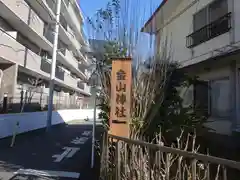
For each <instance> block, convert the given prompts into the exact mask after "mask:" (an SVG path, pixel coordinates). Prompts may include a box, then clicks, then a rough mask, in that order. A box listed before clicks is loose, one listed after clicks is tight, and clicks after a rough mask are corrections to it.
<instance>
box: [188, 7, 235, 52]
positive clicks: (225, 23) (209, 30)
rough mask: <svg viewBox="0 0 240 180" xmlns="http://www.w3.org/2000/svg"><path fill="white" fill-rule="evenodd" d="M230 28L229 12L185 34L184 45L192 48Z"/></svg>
mask: <svg viewBox="0 0 240 180" xmlns="http://www.w3.org/2000/svg"><path fill="white" fill-rule="evenodd" d="M230 29H231V12H230V13H228V14H226V15H224V16H222V17H220V18H219V19H217V20H216V21H213V22H212V23H210V24H208V25H206V26H204V27H203V28H201V29H199V30H197V31H195V32H193V33H192V34H190V35H188V36H187V39H186V46H187V47H188V48H192V47H194V46H197V45H199V44H201V43H203V42H206V41H208V40H210V39H212V38H214V37H217V36H219V35H221V34H224V33H226V32H228V31H229V30H230Z"/></svg>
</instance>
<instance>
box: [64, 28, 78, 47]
mask: <svg viewBox="0 0 240 180" xmlns="http://www.w3.org/2000/svg"><path fill="white" fill-rule="evenodd" d="M67 34H68V37H69V38H70V40H71V42H72V44H73V45H74V46H75V49H80V48H81V44H80V43H79V42H78V41H77V38H76V36H75V33H74V31H73V30H72V29H71V28H70V27H69V26H68V27H67Z"/></svg>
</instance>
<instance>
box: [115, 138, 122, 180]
mask: <svg viewBox="0 0 240 180" xmlns="http://www.w3.org/2000/svg"><path fill="white" fill-rule="evenodd" d="M115 170H116V171H115V172H116V180H121V142H120V141H117V143H116V167H115Z"/></svg>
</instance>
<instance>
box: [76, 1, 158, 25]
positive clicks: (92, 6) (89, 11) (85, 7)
mask: <svg viewBox="0 0 240 180" xmlns="http://www.w3.org/2000/svg"><path fill="white" fill-rule="evenodd" d="M128 1H131V0H128ZM140 1H141V2H144V3H145V2H149V4H151V7H152V9H153V10H152V11H154V10H155V9H156V8H157V7H158V6H159V4H160V3H161V1H162V0H140ZM108 2H109V0H79V4H80V6H81V9H82V11H83V14H84V16H85V17H86V16H87V17H91V16H93V15H94V14H95V12H96V11H97V10H98V9H100V8H104V7H105V6H106V4H107V3H108ZM146 14H147V15H146V17H145V19H146V20H147V19H148V18H149V17H150V15H151V14H152V12H151V10H150V8H149V10H148V12H146Z"/></svg>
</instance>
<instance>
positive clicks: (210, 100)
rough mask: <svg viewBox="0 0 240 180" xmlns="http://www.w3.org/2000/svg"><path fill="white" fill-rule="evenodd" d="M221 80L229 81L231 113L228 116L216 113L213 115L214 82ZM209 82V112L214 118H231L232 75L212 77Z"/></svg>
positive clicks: (230, 107) (230, 106)
mask: <svg viewBox="0 0 240 180" xmlns="http://www.w3.org/2000/svg"><path fill="white" fill-rule="evenodd" d="M221 80H228V81H229V97H228V101H229V114H228V115H227V116H221V115H217V116H216V115H214V116H213V112H212V105H213V102H212V83H213V82H214V81H221ZM208 83H209V90H208V95H209V98H208V99H209V104H208V106H209V114H210V117H213V118H219V119H221V118H229V117H230V116H231V109H232V105H231V94H230V93H231V78H230V76H223V77H219V78H212V79H209V80H208Z"/></svg>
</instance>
